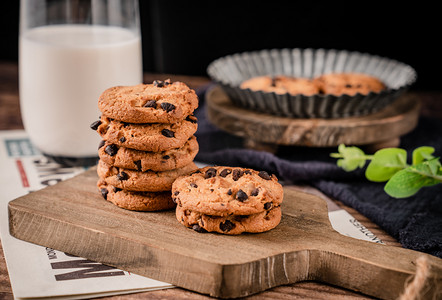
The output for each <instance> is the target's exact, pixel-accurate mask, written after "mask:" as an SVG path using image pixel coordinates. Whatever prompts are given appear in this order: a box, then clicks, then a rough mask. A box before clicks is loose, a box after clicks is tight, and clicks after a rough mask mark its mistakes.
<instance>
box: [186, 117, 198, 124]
mask: <svg viewBox="0 0 442 300" xmlns="http://www.w3.org/2000/svg"><path fill="white" fill-rule="evenodd" d="M186 121H188V122H190V123H193V124H196V123H198V120H197V118H196V117H195V116H187V117H186Z"/></svg>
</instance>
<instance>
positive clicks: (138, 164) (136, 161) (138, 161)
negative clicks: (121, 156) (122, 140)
mask: <svg viewBox="0 0 442 300" xmlns="http://www.w3.org/2000/svg"><path fill="white" fill-rule="evenodd" d="M134 165H135V167H137V170H138V171H141V160H135V161H134Z"/></svg>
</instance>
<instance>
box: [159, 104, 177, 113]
mask: <svg viewBox="0 0 442 300" xmlns="http://www.w3.org/2000/svg"><path fill="white" fill-rule="evenodd" d="M161 108H162V109H164V110H165V111H166V112H170V111H172V110H174V109H175V108H176V107H175V105H173V104H172V103H168V102H163V103H161Z"/></svg>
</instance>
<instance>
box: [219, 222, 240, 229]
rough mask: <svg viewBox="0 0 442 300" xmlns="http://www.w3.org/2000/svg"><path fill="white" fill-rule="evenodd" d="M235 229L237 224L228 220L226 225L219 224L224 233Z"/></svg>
mask: <svg viewBox="0 0 442 300" xmlns="http://www.w3.org/2000/svg"><path fill="white" fill-rule="evenodd" d="M235 227H236V226H235V224H234V223H232V222H231V221H229V220H226V221H225V222H224V223H219V229H221V230H222V231H223V232H226V231H230V230H232V229H233V228H235Z"/></svg>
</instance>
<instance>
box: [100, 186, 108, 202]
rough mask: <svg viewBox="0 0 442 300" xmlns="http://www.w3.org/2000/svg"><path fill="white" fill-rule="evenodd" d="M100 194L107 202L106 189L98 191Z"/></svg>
mask: <svg viewBox="0 0 442 300" xmlns="http://www.w3.org/2000/svg"><path fill="white" fill-rule="evenodd" d="M100 192H101V196H103V198H104V199H105V200H107V194H108V193H109V191H108V190H107V189H106V188H102V189H101V190H100Z"/></svg>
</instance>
